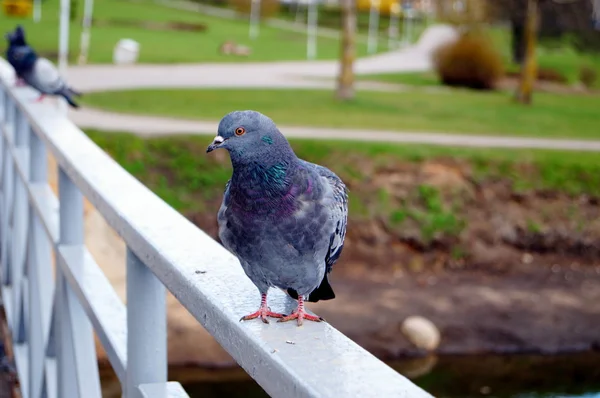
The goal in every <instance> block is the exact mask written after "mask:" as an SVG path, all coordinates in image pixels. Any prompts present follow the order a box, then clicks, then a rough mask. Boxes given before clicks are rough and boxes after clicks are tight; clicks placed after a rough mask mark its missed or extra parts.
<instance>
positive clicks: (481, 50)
mask: <svg viewBox="0 0 600 398" xmlns="http://www.w3.org/2000/svg"><path fill="white" fill-rule="evenodd" d="M434 66H435V70H436V72H437V74H438V76H439V78H440V81H441V82H442V83H444V84H446V85H448V86H457V87H467V88H472V89H478V90H493V89H494V88H495V87H496V83H497V82H498V80H499V79H500V78H501V77H502V76H503V74H504V66H503V63H502V57H501V55H500V54H499V52H498V51H497V50H496V49H495V47H494V44H493V42H492V41H491V40H490V39H489V38H488V37H487V36H486V35H485V34H483V32H481V31H479V30H474V31H469V32H466V33H463V34H462V35H461V36H460V37H459V39H458V40H456V41H455V42H452V43H449V44H446V45H444V46H442V47H440V48H439V49H438V50H437V51H436V53H435V54H434Z"/></svg>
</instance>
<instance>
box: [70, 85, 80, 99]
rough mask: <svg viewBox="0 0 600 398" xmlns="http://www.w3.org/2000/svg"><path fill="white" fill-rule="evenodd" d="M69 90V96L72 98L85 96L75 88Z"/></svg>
mask: <svg viewBox="0 0 600 398" xmlns="http://www.w3.org/2000/svg"><path fill="white" fill-rule="evenodd" d="M67 90H68V91H69V94H70V95H71V96H73V95H74V96H76V97H81V96H83V93H82V92H80V91H77V90H75V89H74V88H73V87H67Z"/></svg>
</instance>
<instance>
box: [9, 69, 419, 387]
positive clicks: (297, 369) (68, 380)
mask: <svg viewBox="0 0 600 398" xmlns="http://www.w3.org/2000/svg"><path fill="white" fill-rule="evenodd" d="M10 74H12V69H10V70H9V69H8V68H7V65H6V63H4V61H3V60H2V59H0V76H4V78H3V79H2V80H1V81H0V130H1V132H2V136H1V139H0V161H1V168H2V172H1V174H0V189H1V194H0V239H1V246H0V250H1V251H0V254H1V256H0V258H1V266H2V268H1V269H2V298H3V302H4V307H5V312H6V315H7V319H8V323H9V328H10V331H11V333H12V341H13V345H14V352H15V358H16V366H17V371H18V375H19V378H20V382H21V389H22V393H23V396H24V397H25V398H41V397H50V398H73V397H77V398H96V397H100V396H101V391H100V382H99V377H98V364H97V359H96V353H95V347H94V339H93V330H95V331H96V333H97V335H98V338H99V340H100V342H101V343H102V346H103V347H104V349H105V351H106V353H107V356H108V359H109V361H110V363H111V365H112V367H113V368H114V370H115V372H116V374H117V376H118V377H119V379H120V382H121V386H122V390H123V394H124V396H125V397H127V398H130V397H161V398H164V397H187V394H186V393H185V391H184V390H183V388H182V387H181V385H179V383H173V382H171V383H169V382H167V333H166V330H167V327H166V304H165V296H166V291H165V287H166V289H168V290H169V291H171V292H172V293H173V295H174V296H175V297H176V298H177V299H178V300H179V301H180V302H181V303H182V304H183V305H184V306H185V307H186V308H187V310H188V311H190V313H191V314H192V315H193V316H194V317H195V318H196V319H197V320H198V321H199V322H200V323H201V324H202V325H203V326H204V327H205V328H206V329H207V330H208V331H209V332H210V333H211V334H212V335H213V336H214V337H215V338H216V340H217V341H218V342H219V343H220V344H221V345H222V346H223V347H224V348H225V349H226V350H227V352H229V354H230V355H231V356H233V358H235V360H236V361H237V362H238V363H239V364H240V365H241V366H242V367H243V368H244V369H245V370H246V371H247V372H248V373H249V374H250V376H252V377H253V378H254V379H255V380H256V381H257V382H258V383H259V384H260V385H261V386H262V387H263V388H264V389H265V391H266V392H267V393H268V394H270V395H271V396H274V397H377V398H388V397H390V398H391V397H430V395H429V394H428V393H426V392H425V391H423V390H422V389H420V388H419V387H417V386H415V385H414V384H413V383H411V382H410V381H409V380H408V379H406V378H405V377H403V376H402V375H400V374H398V373H397V372H395V371H394V370H393V369H391V368H390V367H388V366H387V365H385V364H384V363H383V362H381V361H380V360H378V359H377V358H375V357H374V356H373V355H371V354H370V353H368V352H366V351H365V350H363V349H362V348H361V347H359V346H358V345H357V344H355V343H354V342H353V341H351V340H349V339H348V338H347V337H345V336H344V335H343V334H341V333H340V332H339V331H337V330H336V329H334V328H333V327H331V326H330V325H329V324H327V323H309V324H307V325H304V327H302V328H298V327H297V326H296V325H295V323H293V322H290V323H285V324H271V325H264V324H263V323H262V322H245V323H240V322H239V318H240V314H243V313H248V312H251V311H253V310H255V309H256V308H254V307H256V305H257V304H258V303H257V297H258V295H257V291H256V288H255V287H254V285H252V283H251V282H250V280H249V279H247V278H246V276H245V275H244V273H243V271H242V269H241V267H240V266H239V263H238V262H237V260H236V259H235V257H233V255H231V254H230V253H229V252H228V251H226V250H225V249H224V248H223V247H222V246H221V245H219V244H218V243H217V242H216V241H214V240H213V239H211V238H210V237H209V236H208V235H206V234H205V233H204V232H203V231H201V230H199V229H198V228H196V227H195V226H194V225H193V224H192V223H190V222H189V221H188V220H186V219H185V218H184V217H183V216H181V215H180V214H179V213H178V212H176V211H175V210H174V209H173V208H171V207H170V206H168V205H167V204H166V203H165V202H163V201H162V200H161V199H160V198H158V197H157V196H156V195H155V194H154V193H152V192H151V191H150V190H149V189H148V188H146V187H145V186H144V185H142V184H141V183H140V182H139V181H138V180H136V179H135V178H134V177H132V176H131V175H130V174H128V173H127V172H126V171H125V170H124V169H123V168H121V167H120V166H119V165H118V164H117V163H116V162H115V161H113V160H112V159H111V158H110V157H109V156H108V155H107V154H106V153H104V152H103V151H102V150H101V149H100V148H98V147H97V146H96V145H95V144H94V143H93V142H92V141H91V140H90V139H89V138H88V137H87V136H86V135H85V134H84V133H83V132H82V131H81V130H79V129H78V128H77V127H76V126H75V125H73V124H72V123H71V122H70V121H69V120H68V119H67V118H66V117H65V116H63V115H61V114H59V113H58V112H56V110H55V109H54V108H52V107H51V106H48V105H44V104H39V103H33V102H32V99H34V98H35V94H34V93H33V91H32V90H31V89H28V88H13V86H12V82H11V80H12V79H11V78H10V77H7V76H10ZM47 151H50V152H51V153H52V155H53V156H54V157H55V158H56V161H57V163H58V168H59V170H58V172H59V195H58V196H59V197H58V198H57V197H56V196H55V195H54V193H53V192H52V190H51V189H50V186H49V185H48V176H47V157H46V156H47ZM83 196H85V197H86V198H87V199H88V200H89V201H90V202H91V203H92V204H93V205H94V206H95V208H96V209H97V210H98V211H99V212H100V213H101V214H102V215H103V216H104V218H105V219H106V221H107V222H108V224H109V225H111V227H112V228H114V229H115V230H116V231H117V232H118V233H119V235H120V236H121V237H122V238H123V240H124V241H125V243H126V244H127V264H126V266H127V307H125V305H124V304H123V303H122V302H121V300H120V299H119V297H118V296H117V294H116V292H115V291H114V289H113V287H112V286H111V284H110V282H109V281H108V279H107V278H106V276H105V275H104V273H103V272H102V270H101V269H100V268H99V266H98V265H97V264H96V262H95V261H94V260H93V258H92V256H91V255H90V253H89V252H88V250H87V249H86V247H85V245H84V239H83V237H84V229H83ZM53 252H54V255H55V259H56V272H55V273H54V271H53V268H52V253H53ZM197 271H202V272H197ZM269 297H270V303H271V305H272V306H274V307H277V308H278V309H281V308H282V307H285V309H286V310H291V309H292V308H293V307H294V303H293V301H292V300H291V299H290V298H288V297H287V296H285V295H284V294H283V293H282V292H278V291H277V292H273V293H272V294H271V295H270V296H269ZM290 341H293V342H294V344H289V342H290Z"/></svg>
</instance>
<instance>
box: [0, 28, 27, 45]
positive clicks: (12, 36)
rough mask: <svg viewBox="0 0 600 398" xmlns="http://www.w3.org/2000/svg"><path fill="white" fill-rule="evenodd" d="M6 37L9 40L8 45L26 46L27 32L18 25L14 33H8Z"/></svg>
mask: <svg viewBox="0 0 600 398" xmlns="http://www.w3.org/2000/svg"><path fill="white" fill-rule="evenodd" d="M4 37H6V40H8V43H9V44H10V45H13V46H24V45H26V43H25V30H24V29H23V27H22V26H21V25H17V27H16V29H15V30H14V31H13V32H10V33H7V34H6V35H5V36H4Z"/></svg>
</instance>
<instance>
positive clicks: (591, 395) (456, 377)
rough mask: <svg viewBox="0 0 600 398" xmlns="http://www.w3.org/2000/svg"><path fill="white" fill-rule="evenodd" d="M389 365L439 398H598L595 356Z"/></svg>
mask: <svg viewBox="0 0 600 398" xmlns="http://www.w3.org/2000/svg"><path fill="white" fill-rule="evenodd" d="M390 366H392V367H394V368H395V369H397V370H398V371H399V372H400V373H402V374H404V375H405V376H407V377H409V378H411V379H412V380H413V382H414V383H416V384H417V385H419V386H421V387H423V388H424V389H425V390H427V391H429V392H430V393H431V394H432V395H434V396H435V397H438V398H472V397H478V398H481V397H495V398H600V353H585V354H572V355H560V356H531V355H510V356H480V357H472V356H463V357H461V356H454V357H442V358H422V359H418V360H410V361H398V362H395V363H391V364H390ZM188 372H189V370H188ZM171 379H175V377H171ZM184 388H185V389H186V391H188V394H189V395H190V397H192V398H194V397H203V398H217V397H230V398H242V397H244V398H267V397H268V395H267V394H266V393H265V392H264V391H263V390H262V389H261V388H260V386H258V384H256V383H255V382H254V381H252V380H241V381H233V382H232V381H228V382H223V381H219V382H206V381H203V382H188V383H185V384H184ZM349 398H350V397H349Z"/></svg>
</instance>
